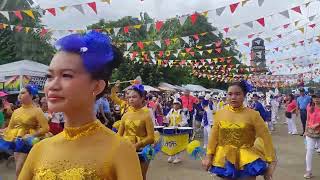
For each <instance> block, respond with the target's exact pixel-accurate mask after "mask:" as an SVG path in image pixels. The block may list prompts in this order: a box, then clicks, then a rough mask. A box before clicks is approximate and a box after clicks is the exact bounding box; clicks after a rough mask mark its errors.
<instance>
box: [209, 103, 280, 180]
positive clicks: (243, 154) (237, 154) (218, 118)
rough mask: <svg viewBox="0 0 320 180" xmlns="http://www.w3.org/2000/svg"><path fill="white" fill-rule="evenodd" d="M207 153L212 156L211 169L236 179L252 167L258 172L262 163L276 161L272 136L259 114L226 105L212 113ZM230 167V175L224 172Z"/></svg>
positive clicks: (261, 167) (263, 168) (223, 175)
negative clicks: (212, 121)
mask: <svg viewBox="0 0 320 180" xmlns="http://www.w3.org/2000/svg"><path fill="white" fill-rule="evenodd" d="M207 154H210V155H213V161H212V166H213V168H211V169H212V171H211V172H213V173H215V174H218V175H220V176H222V177H228V178H239V177H241V175H243V172H244V171H246V172H247V171H248V170H247V169H246V168H251V167H254V168H256V167H257V168H258V169H259V170H260V171H259V173H260V174H261V173H263V171H264V170H265V169H266V165H267V164H266V163H265V162H267V163H270V162H272V161H275V152H274V147H273V144H272V139H271V135H270V134H269V131H268V129H267V127H266V125H265V123H264V121H263V119H262V118H261V117H260V115H259V113H258V112H257V111H254V110H252V109H249V108H246V107H241V108H238V109H234V108H232V107H231V106H229V105H227V106H226V107H224V108H223V109H222V110H220V111H218V112H217V113H216V114H215V117H214V125H213V127H212V130H211V134H210V137H209V143H208V149H207ZM263 163H264V164H263ZM257 164H258V165H257ZM230 168H231V169H232V171H234V172H233V174H232V175H230V174H229V175H226V174H227V173H226V172H225V171H224V170H226V169H230ZM221 172H222V173H221ZM259 173H257V174H250V176H257V175H260V174H259Z"/></svg>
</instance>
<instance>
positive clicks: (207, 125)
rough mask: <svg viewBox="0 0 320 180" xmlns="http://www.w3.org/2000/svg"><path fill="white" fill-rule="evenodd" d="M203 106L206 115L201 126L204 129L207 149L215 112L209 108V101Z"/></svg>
mask: <svg viewBox="0 0 320 180" xmlns="http://www.w3.org/2000/svg"><path fill="white" fill-rule="evenodd" d="M201 104H202V107H203V109H204V113H203V116H202V121H201V126H202V127H203V148H204V149H206V148H207V145H208V138H209V134H210V130H211V126H212V125H213V112H214V111H213V110H212V109H211V108H210V107H209V101H208V100H203V101H202V103H201Z"/></svg>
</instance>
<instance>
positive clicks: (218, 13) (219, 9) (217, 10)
mask: <svg viewBox="0 0 320 180" xmlns="http://www.w3.org/2000/svg"><path fill="white" fill-rule="evenodd" d="M225 9H226V7H225V6H224V7H221V8H218V9H216V14H217V15H218V16H221V14H222V13H223V11H224V10H225Z"/></svg>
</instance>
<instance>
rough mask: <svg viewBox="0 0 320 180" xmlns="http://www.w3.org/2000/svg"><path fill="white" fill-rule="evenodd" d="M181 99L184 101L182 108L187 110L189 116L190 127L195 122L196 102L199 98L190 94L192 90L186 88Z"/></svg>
mask: <svg viewBox="0 0 320 180" xmlns="http://www.w3.org/2000/svg"><path fill="white" fill-rule="evenodd" d="M180 99H181V101H182V108H183V111H184V112H185V114H186V115H187V116H189V118H188V125H189V127H193V124H194V118H193V115H194V110H193V108H194V104H197V103H198V99H197V98H196V97H194V96H192V95H190V90H188V89H186V90H185V91H184V92H183V96H181V97H180Z"/></svg>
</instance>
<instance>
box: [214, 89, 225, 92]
mask: <svg viewBox="0 0 320 180" xmlns="http://www.w3.org/2000/svg"><path fill="white" fill-rule="evenodd" d="M210 91H211V92H213V93H221V92H222V93H223V92H225V91H224V90H221V89H210Z"/></svg>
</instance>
